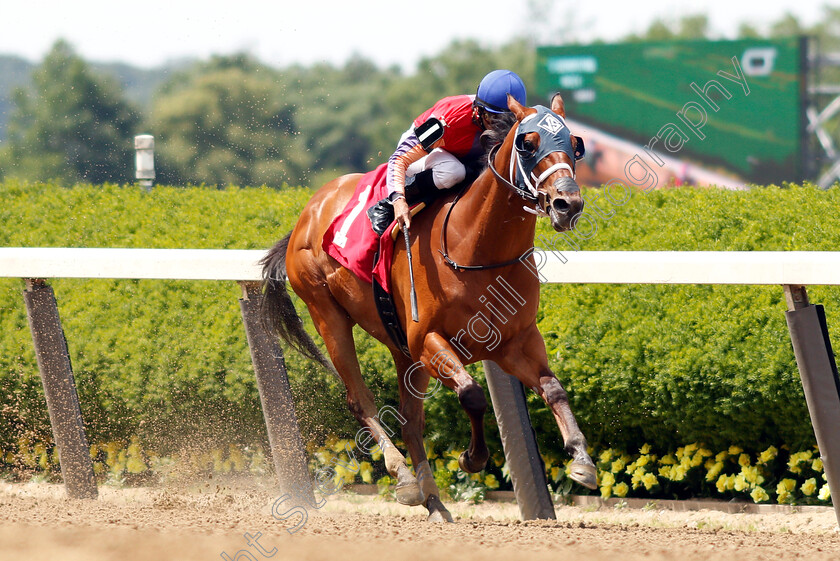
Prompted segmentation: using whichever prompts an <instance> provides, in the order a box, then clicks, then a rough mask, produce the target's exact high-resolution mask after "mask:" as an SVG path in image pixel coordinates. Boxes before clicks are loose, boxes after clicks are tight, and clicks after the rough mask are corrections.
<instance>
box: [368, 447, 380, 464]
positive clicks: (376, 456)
mask: <svg viewBox="0 0 840 561" xmlns="http://www.w3.org/2000/svg"><path fill="white" fill-rule="evenodd" d="M381 458H382V448H380V447H379V444H377V445H376V446H374V447H373V450H371V451H370V459H371V460H373V461H374V462H378V461H379V460H380V459H381Z"/></svg>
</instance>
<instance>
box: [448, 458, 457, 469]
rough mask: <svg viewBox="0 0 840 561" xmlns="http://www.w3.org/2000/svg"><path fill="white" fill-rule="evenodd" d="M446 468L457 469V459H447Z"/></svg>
mask: <svg viewBox="0 0 840 561" xmlns="http://www.w3.org/2000/svg"><path fill="white" fill-rule="evenodd" d="M446 469H448V470H449V471H457V470H458V460H449V462H447V464H446Z"/></svg>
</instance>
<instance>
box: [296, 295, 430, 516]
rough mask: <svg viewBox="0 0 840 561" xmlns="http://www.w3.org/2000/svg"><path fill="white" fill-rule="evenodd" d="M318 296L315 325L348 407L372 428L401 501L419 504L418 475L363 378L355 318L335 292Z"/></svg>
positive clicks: (313, 304) (312, 310)
mask: <svg viewBox="0 0 840 561" xmlns="http://www.w3.org/2000/svg"><path fill="white" fill-rule="evenodd" d="M319 296H320V297H319V298H318V299H317V300H314V299H306V302H307V307H308V308H309V314H310V315H311V317H312V321H313V322H314V323H315V328H316V329H317V330H318V333H319V334H320V335H321V337H323V339H324V342H325V343H326V345H327V352H328V353H329V355H330V358H331V359H332V362H333V365H334V366H335V369H336V370H337V371H338V374H339V376H341V380H342V381H343V382H344V386H345V388H346V389H347V407H348V408H349V409H350V412H351V413H352V414H353V416H354V417H355V418H356V420H357V421H358V422H359V424H360V425H362V427H365V428H366V429H368V430H369V431H370V434H371V436H373V438H374V440H375V441H376V443H377V444H378V445H379V447H380V449H381V450H382V453H383V456H384V457H385V468H386V469H387V470H388V473H389V474H390V475H391V476H392V477H395V478H396V479H397V488H396V495H397V501H399V502H400V503H402V504H405V505H412V506H413V505H419V504H421V503H422V502H423V494H422V491H421V490H420V485H418V483H417V479H416V478H415V477H414V476H413V475H412V474H411V470H410V469H409V468H408V465H407V464H406V461H405V456H403V455H402V454H401V453H400V452H399V450H397V447H396V446H394V443H393V442H391V439H390V438H388V433H387V432H386V431H385V429H383V427H382V423H381V422H380V419H379V417H378V413H377V410H376V404H375V403H374V399H373V394H372V393H371V391H370V389H368V387H367V385H365V383H364V380H363V379H362V371H361V367H360V366H359V360H358V359H357V358H356V344H355V342H354V341H353V325H354V323H353V321H352V320H351V319H350V317H349V316H348V315H347V312H346V311H345V310H344V309H343V308H342V307H341V306H340V305H339V304H338V302H336V301H335V299H334V298H333V297H332V295H331V294H328V293H327V294H321V295H319Z"/></svg>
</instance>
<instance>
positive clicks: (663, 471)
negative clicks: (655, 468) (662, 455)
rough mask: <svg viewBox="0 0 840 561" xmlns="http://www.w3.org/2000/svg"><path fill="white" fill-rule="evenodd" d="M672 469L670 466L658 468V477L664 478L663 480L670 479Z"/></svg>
mask: <svg viewBox="0 0 840 561" xmlns="http://www.w3.org/2000/svg"><path fill="white" fill-rule="evenodd" d="M672 469H673V468H672V467H671V466H661V467H660V468H659V477H664V478H665V479H671V470H672Z"/></svg>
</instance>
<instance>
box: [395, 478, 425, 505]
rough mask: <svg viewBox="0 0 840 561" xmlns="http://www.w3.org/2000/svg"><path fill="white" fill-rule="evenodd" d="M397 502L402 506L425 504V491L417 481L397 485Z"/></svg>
mask: <svg viewBox="0 0 840 561" xmlns="http://www.w3.org/2000/svg"><path fill="white" fill-rule="evenodd" d="M395 492H396V495H397V502H398V503H400V504H401V505H407V506H417V505H421V504H423V499H424V497H423V491H422V490H421V489H420V485H419V484H418V483H417V481H410V482H408V483H397V488H396V491H395Z"/></svg>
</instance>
